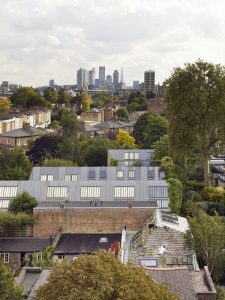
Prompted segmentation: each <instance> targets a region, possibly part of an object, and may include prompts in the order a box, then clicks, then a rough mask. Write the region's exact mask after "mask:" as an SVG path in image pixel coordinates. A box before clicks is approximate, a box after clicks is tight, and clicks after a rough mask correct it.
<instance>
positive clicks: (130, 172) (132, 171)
mask: <svg viewBox="0 0 225 300" xmlns="http://www.w3.org/2000/svg"><path fill="white" fill-rule="evenodd" d="M128 178H129V179H134V178H135V173H134V170H129V171H128Z"/></svg>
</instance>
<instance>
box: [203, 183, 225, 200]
mask: <svg viewBox="0 0 225 300" xmlns="http://www.w3.org/2000/svg"><path fill="white" fill-rule="evenodd" d="M201 196H202V199H203V200H204V201H213V202H221V203H222V202H224V201H225V190H224V189H223V188H222V187H205V188H204V189H203V190H202V192H201Z"/></svg>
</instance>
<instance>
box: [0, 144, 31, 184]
mask: <svg viewBox="0 0 225 300" xmlns="http://www.w3.org/2000/svg"><path fill="white" fill-rule="evenodd" d="M31 168H32V165H31V163H30V161H29V160H28V158H27V157H26V156H25V155H24V154H23V152H22V150H20V149H18V148H15V149H14V150H13V151H10V150H8V149H5V148H4V149H1V152H0V180H27V179H28V178H29V176H30V172H31Z"/></svg>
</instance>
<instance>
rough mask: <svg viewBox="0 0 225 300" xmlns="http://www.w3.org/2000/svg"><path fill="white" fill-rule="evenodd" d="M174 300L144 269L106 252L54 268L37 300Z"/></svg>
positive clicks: (81, 256) (83, 256)
mask: <svg viewBox="0 0 225 300" xmlns="http://www.w3.org/2000/svg"><path fill="white" fill-rule="evenodd" d="M45 299H46V300H47V299H55V300H58V299H64V300H69V299H85V300H93V299H96V300H101V299H102V300H103V299H104V300H105V299H107V300H114V299H121V300H134V299H140V300H147V299H148V300H149V299H151V300H172V299H174V300H175V299H177V298H176V297H175V296H174V295H173V294H172V293H171V292H169V290H168V289H167V288H166V287H165V286H163V285H160V284H157V283H155V281H153V280H152V279H151V278H150V277H149V276H148V275H147V274H146V273H145V272H144V271H143V270H142V269H141V268H133V267H132V266H130V265H124V264H122V263H120V262H119V261H118V260H115V259H114V258H113V257H111V256H110V255H109V254H107V253H105V252H99V253H97V254H95V255H80V256H78V258H77V259H76V260H74V261H72V262H69V261H64V262H62V263H61V264H58V265H56V266H55V267H54V269H53V272H52V273H51V275H50V278H49V280H48V283H47V284H46V285H44V286H42V287H41V288H40V289H39V290H38V291H37V296H36V298H35V300H45Z"/></svg>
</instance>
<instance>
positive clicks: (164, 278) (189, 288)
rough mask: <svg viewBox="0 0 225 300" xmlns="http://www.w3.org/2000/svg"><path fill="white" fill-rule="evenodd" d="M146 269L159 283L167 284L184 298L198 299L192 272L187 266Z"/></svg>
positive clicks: (189, 299)
mask: <svg viewBox="0 0 225 300" xmlns="http://www.w3.org/2000/svg"><path fill="white" fill-rule="evenodd" d="M145 271H146V273H148V274H149V275H150V276H151V277H152V278H154V279H155V281H157V282H158V283H164V284H166V285H167V286H168V288H169V289H170V290H171V291H172V292H174V293H175V294H176V295H178V296H179V297H180V298H181V299H182V300H196V299H198V298H197V295H196V293H195V291H194V286H193V284H192V275H191V273H192V272H191V271H189V270H188V269H187V268H154V269H153V268H151V269H145Z"/></svg>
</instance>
